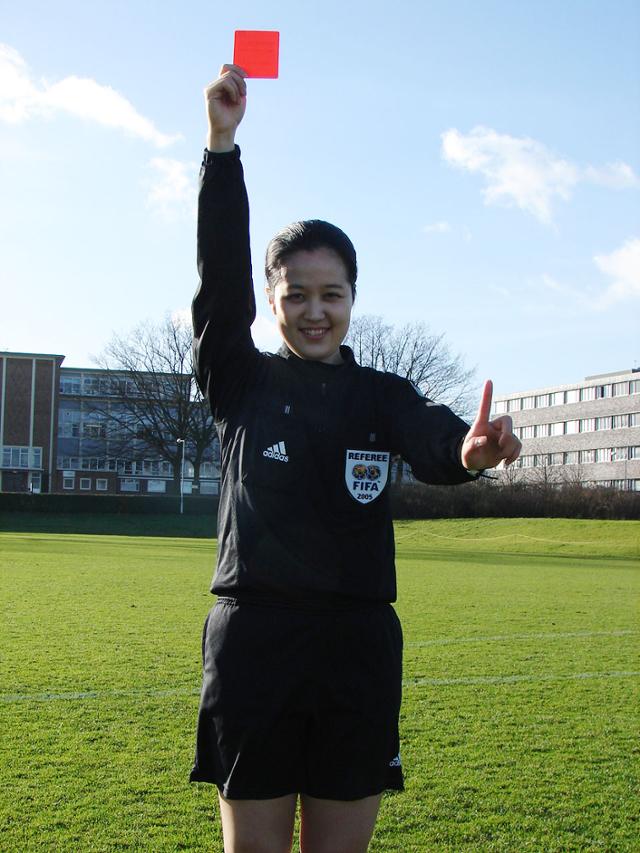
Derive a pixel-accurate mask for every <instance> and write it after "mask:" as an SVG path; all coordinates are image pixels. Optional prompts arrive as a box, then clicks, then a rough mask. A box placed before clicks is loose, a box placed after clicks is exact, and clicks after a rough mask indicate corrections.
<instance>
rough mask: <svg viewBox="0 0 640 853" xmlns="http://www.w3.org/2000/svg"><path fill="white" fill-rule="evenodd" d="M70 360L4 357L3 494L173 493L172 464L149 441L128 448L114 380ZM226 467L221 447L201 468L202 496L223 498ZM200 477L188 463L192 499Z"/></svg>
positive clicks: (0, 415) (0, 408)
mask: <svg viewBox="0 0 640 853" xmlns="http://www.w3.org/2000/svg"><path fill="white" fill-rule="evenodd" d="M63 360H64V356H63V355H43V354H39V353H11V352H0V446H1V448H2V460H1V463H2V464H1V467H0V492H27V491H33V492H66V493H74V492H80V493H83V494H119V493H134V494H165V493H167V492H170V491H171V490H172V488H173V483H174V470H173V466H172V465H171V463H170V462H169V461H167V460H165V459H162V458H159V456H158V453H157V451H153V450H152V449H150V448H148V447H147V445H146V442H145V440H144V436H143V435H141V436H140V438H139V439H134V440H131V438H129V439H128V440H123V436H122V435H121V434H118V431H117V428H116V427H115V426H114V424H115V423H116V421H114V419H113V417H110V415H111V414H113V412H114V411H115V410H117V409H118V406H119V405H120V404H119V403H118V400H117V394H115V393H114V391H113V382H114V374H113V373H109V372H108V371H105V370H100V369H94V368H65V367H62V362H63ZM117 381H118V382H127V381H128V376H127V374H126V373H125V372H122V373H119V374H117ZM140 407H141V408H142V409H143V408H144V400H142V399H141V400H140ZM125 416H126V410H124V411H123V417H125ZM218 460H219V452H218V447H217V440H216V441H215V442H214V443H213V444H212V446H211V448H210V450H209V451H208V452H207V454H206V456H205V459H204V461H203V462H202V463H201V465H200V472H199V474H200V483H199V490H200V493H201V494H217V492H218V484H219V481H220V471H219V467H218V464H217V463H218ZM194 474H195V471H194V469H193V465H192V463H191V462H190V461H189V459H188V455H187V458H186V459H185V461H184V493H185V494H191V493H192V491H193V480H194Z"/></svg>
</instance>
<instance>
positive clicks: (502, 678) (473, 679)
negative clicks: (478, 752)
mask: <svg viewBox="0 0 640 853" xmlns="http://www.w3.org/2000/svg"><path fill="white" fill-rule="evenodd" d="M638 676H640V672H635V671H626V670H622V671H618V672H616V671H614V672H574V673H570V674H568V675H556V674H555V673H551V672H549V673H541V674H540V675H469V676H464V677H462V678H407V679H405V680H404V681H403V682H402V684H403V686H404V687H422V686H427V685H429V686H432V687H443V686H446V685H449V684H517V683H519V682H521V681H530V682H531V681H572V680H574V679H577V680H586V679H591V678H637V677H638Z"/></svg>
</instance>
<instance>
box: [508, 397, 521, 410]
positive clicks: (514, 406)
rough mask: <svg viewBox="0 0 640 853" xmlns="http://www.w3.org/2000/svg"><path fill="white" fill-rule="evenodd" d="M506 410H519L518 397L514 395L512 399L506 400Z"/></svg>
mask: <svg viewBox="0 0 640 853" xmlns="http://www.w3.org/2000/svg"><path fill="white" fill-rule="evenodd" d="M507 411H508V412H519V411H520V398H519V397H515V398H514V399H513V400H507Z"/></svg>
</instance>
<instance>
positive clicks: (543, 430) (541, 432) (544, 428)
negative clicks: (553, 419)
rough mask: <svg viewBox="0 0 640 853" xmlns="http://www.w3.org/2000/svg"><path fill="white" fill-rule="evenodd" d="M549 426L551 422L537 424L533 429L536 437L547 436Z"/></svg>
mask: <svg viewBox="0 0 640 853" xmlns="http://www.w3.org/2000/svg"><path fill="white" fill-rule="evenodd" d="M550 426H551V424H538V425H537V426H536V430H535V435H536V438H547V436H548V435H549V434H550Z"/></svg>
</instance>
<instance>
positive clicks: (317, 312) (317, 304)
mask: <svg viewBox="0 0 640 853" xmlns="http://www.w3.org/2000/svg"><path fill="white" fill-rule="evenodd" d="M305 309H306V310H305V312H304V317H305V320H309V322H311V323H317V322H319V321H320V320H322V319H323V318H324V308H323V305H322V301H321V300H320V299H308V300H307V302H306V305H305Z"/></svg>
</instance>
